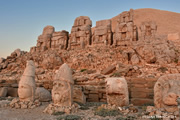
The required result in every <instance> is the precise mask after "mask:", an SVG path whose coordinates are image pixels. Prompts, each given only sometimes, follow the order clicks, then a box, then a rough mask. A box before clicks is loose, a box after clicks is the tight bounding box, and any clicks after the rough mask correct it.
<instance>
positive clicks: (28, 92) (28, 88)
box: [18, 60, 36, 101]
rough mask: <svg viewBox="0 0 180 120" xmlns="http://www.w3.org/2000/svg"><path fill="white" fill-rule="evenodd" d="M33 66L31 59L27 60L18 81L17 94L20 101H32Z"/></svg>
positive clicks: (33, 93) (34, 86)
mask: <svg viewBox="0 0 180 120" xmlns="http://www.w3.org/2000/svg"><path fill="white" fill-rule="evenodd" d="M35 89H36V84H35V66H34V63H33V61H31V60H30V61H27V64H26V69H25V70H24V73H23V75H22V77H21V79H20V81H19V88H18V95H19V99H20V101H33V100H34V96H35Z"/></svg>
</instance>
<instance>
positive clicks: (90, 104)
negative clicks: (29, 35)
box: [84, 102, 107, 107]
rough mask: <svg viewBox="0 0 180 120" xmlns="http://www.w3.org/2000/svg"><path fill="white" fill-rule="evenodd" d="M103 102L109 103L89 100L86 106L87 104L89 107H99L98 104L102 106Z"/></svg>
mask: <svg viewBox="0 0 180 120" xmlns="http://www.w3.org/2000/svg"><path fill="white" fill-rule="evenodd" d="M102 104H107V103H105V102H87V103H86V104H85V105H84V106H87V107H94V106H95V107H98V106H101V105H102Z"/></svg>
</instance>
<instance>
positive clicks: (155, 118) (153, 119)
mask: <svg viewBox="0 0 180 120" xmlns="http://www.w3.org/2000/svg"><path fill="white" fill-rule="evenodd" d="M150 120H162V119H161V118H157V117H156V116H154V117H153V118H150Z"/></svg>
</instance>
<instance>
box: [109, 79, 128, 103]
mask: <svg viewBox="0 0 180 120" xmlns="http://www.w3.org/2000/svg"><path fill="white" fill-rule="evenodd" d="M106 95H107V102H108V104H110V105H116V106H127V105H128V104H129V93H128V86H127V82H126V80H125V78H115V77H114V78H107V79H106Z"/></svg>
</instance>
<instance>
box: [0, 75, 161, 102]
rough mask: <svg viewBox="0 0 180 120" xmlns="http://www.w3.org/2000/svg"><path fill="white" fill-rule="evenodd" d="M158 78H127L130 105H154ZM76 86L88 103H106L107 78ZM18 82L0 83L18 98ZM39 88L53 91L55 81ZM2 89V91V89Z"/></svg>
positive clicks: (83, 80) (79, 82)
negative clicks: (155, 86) (80, 89)
mask: <svg viewBox="0 0 180 120" xmlns="http://www.w3.org/2000/svg"><path fill="white" fill-rule="evenodd" d="M157 79H158V78H151V77H150V78H134V77H133V78H130V77H128V78H126V80H127V83H128V90H129V100H130V103H132V104H134V105H145V104H153V103H154V100H153V96H154V91H153V89H154V85H155V83H156V81H157ZM74 80H75V85H78V86H81V87H82V90H83V93H84V94H85V96H86V101H87V102H106V87H105V84H106V83H105V77H104V76H103V75H101V74H96V75H94V76H91V77H90V78H88V77H79V78H74ZM17 83H18V81H17V80H12V81H5V80H1V81H0V87H2V88H4V87H7V90H8V94H7V95H8V96H13V97H16V96H17V88H18V84H17ZM36 85H37V87H44V88H46V89H48V90H49V91H51V89H52V87H53V81H50V80H41V81H37V82H36ZM2 88H1V89H2Z"/></svg>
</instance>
